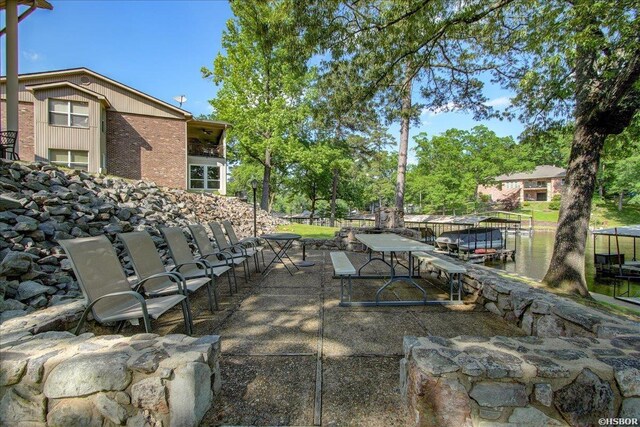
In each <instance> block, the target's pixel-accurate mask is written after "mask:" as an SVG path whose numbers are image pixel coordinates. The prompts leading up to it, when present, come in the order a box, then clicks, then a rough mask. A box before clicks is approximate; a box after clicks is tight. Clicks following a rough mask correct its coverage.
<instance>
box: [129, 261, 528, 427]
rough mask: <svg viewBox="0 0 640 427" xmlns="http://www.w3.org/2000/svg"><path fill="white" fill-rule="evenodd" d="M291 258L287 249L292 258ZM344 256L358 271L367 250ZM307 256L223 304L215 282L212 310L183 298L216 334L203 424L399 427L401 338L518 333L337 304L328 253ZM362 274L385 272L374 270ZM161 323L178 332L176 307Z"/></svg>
mask: <svg viewBox="0 0 640 427" xmlns="http://www.w3.org/2000/svg"><path fill="white" fill-rule="evenodd" d="M299 255H300V254H299V253H295V252H293V258H294V260H295V259H299ZM349 258H350V259H351V260H352V262H353V263H354V264H355V265H362V264H363V263H364V262H365V260H366V254H362V253H349ZM307 259H308V260H310V261H313V262H315V263H316V265H315V266H313V267H308V268H304V269H301V270H300V271H299V272H296V273H295V274H294V276H293V277H292V276H290V275H289V274H288V273H287V272H286V270H284V268H283V267H282V266H281V265H280V266H278V267H276V268H275V269H274V270H273V271H272V272H270V273H269V274H268V275H267V276H266V277H262V276H261V275H259V274H256V273H254V274H253V275H252V278H251V279H252V280H251V282H250V283H249V284H244V283H243V281H240V284H239V292H238V294H235V295H234V296H233V297H232V298H230V297H229V294H228V292H229V290H228V287H227V286H226V283H225V281H220V286H219V290H220V296H221V307H220V308H221V310H220V311H219V312H216V313H215V314H211V313H210V312H209V311H208V309H207V300H206V296H205V294H206V293H204V292H199V293H198V294H197V298H192V310H193V312H194V328H195V334H196V335H202V334H219V335H221V337H222V358H221V369H222V381H223V386H222V393H221V394H220V395H218V396H217V398H216V399H215V401H214V406H213V408H212V409H211V410H210V411H209V412H208V413H207V415H206V416H205V419H204V420H203V423H202V424H203V425H218V424H227V425H229V424H230V425H314V424H315V425H320V424H321V425H368V426H377V425H379V426H389V425H406V424H408V422H409V420H408V419H407V416H408V414H407V413H406V412H405V410H404V408H405V405H403V403H402V401H401V397H400V392H399V362H400V359H401V358H402V355H403V350H402V338H403V336H405V335H415V336H429V335H436V336H444V337H454V336H457V335H481V336H495V335H503V336H520V335H524V334H523V332H522V331H521V330H520V329H518V328H517V327H515V326H514V325H511V324H509V323H507V322H505V321H504V320H503V319H501V318H499V317H498V316H495V315H494V314H492V313H489V312H488V311H486V310H485V309H484V308H482V307H479V306H476V305H474V304H466V305H448V306H445V305H442V306H440V305H431V306H412V307H338V302H339V297H340V280H339V279H333V270H332V266H331V260H330V258H329V252H328V251H309V252H308V253H307ZM267 262H268V260H267ZM367 268H371V271H370V272H374V271H375V268H377V269H380V270H379V272H380V273H384V272H385V271H387V270H386V268H387V267H386V266H384V265H383V264H380V265H374V266H372V267H367ZM380 283H381V282H380V281H379V280H374V281H371V282H368V281H364V280H358V281H356V282H355V283H354V299H355V298H358V297H359V296H361V295H365V294H366V297H367V298H370V297H371V295H373V294H374V293H375V290H376V289H377V288H378V287H379V286H380ZM427 286H428V287H427V291H428V292H429V294H430V295H429V296H430V298H431V297H433V296H434V295H439V296H441V297H442V298H443V299H444V298H447V297H448V294H447V292H446V291H445V287H444V286H443V285H439V287H436V286H434V284H429V285H427ZM440 287H441V288H442V289H440ZM413 292H414V290H412V289H410V287H409V286H408V285H405V284H402V283H400V284H394V286H392V287H391V292H388V293H386V295H385V298H386V299H405V298H411V297H418V295H415V296H411V295H408V294H409V293H413ZM166 317H167V320H164V321H162V319H161V322H160V323H159V324H158V325H156V327H158V329H157V331H158V332H159V333H160V334H163V335H164V334H168V333H173V332H179V333H180V332H183V331H182V329H183V326H182V321H181V319H180V315H179V314H178V312H177V311H176V313H175V316H171V315H169V316H166ZM126 332H127V331H125V333H126ZM318 373H320V375H317V374H318Z"/></svg>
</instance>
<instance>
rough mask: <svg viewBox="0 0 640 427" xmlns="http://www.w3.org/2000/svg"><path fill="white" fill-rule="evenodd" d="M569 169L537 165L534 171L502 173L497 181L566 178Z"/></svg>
mask: <svg viewBox="0 0 640 427" xmlns="http://www.w3.org/2000/svg"><path fill="white" fill-rule="evenodd" d="M566 175H567V170H566V169H562V168H559V167H556V166H551V165H542V166H536V168H535V169H534V170H533V172H520V173H514V174H511V175H500V176H497V177H496V181H520V180H523V179H540V178H564V177H565V176H566Z"/></svg>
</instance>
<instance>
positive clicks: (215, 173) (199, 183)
mask: <svg viewBox="0 0 640 427" xmlns="http://www.w3.org/2000/svg"><path fill="white" fill-rule="evenodd" d="M189 188H191V189H192V190H219V189H220V167H219V166H210V165H190V166H189Z"/></svg>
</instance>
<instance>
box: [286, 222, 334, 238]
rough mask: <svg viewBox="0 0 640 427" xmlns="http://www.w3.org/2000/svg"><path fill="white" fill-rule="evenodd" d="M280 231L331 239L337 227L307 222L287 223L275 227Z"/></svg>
mask: <svg viewBox="0 0 640 427" xmlns="http://www.w3.org/2000/svg"><path fill="white" fill-rule="evenodd" d="M277 230H278V231H280V232H286V233H296V234H299V235H301V236H302V237H310V238H312V239H333V237H334V235H335V232H336V231H338V230H339V228H338V227H320V226H319V225H309V224H287V225H279V226H278V228H277Z"/></svg>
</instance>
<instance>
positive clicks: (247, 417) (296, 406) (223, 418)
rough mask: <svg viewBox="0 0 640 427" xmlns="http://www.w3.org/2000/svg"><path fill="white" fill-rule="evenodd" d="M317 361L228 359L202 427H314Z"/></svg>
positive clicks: (311, 359)
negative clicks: (284, 426)
mask: <svg viewBox="0 0 640 427" xmlns="http://www.w3.org/2000/svg"><path fill="white" fill-rule="evenodd" d="M315 367H316V358H315V357H312V356H307V357H266V356H262V357H256V356H252V357H225V358H224V359H223V361H222V364H221V370H222V383H223V393H221V394H219V395H218V396H217V398H216V399H215V401H214V404H213V407H212V409H211V410H209V412H208V413H207V414H206V415H205V417H204V419H203V421H202V423H201V425H203V426H211V425H245V426H248V425H291V426H293V425H307V426H308V425H313V411H314V392H315V374H316V371H315Z"/></svg>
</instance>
